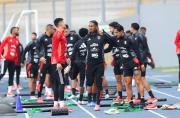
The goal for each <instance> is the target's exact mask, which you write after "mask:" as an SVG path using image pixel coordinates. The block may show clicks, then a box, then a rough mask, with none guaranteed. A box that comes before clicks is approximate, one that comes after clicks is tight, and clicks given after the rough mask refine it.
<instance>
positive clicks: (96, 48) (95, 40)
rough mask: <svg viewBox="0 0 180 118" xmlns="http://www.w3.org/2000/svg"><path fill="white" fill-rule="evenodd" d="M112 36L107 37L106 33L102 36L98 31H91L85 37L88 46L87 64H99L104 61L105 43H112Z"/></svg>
mask: <svg viewBox="0 0 180 118" xmlns="http://www.w3.org/2000/svg"><path fill="white" fill-rule="evenodd" d="M110 38H111V37H107V36H106V35H105V34H103V35H102V36H101V35H99V34H98V33H89V34H88V35H87V36H86V37H85V43H86V46H87V64H99V63H104V52H105V53H106V51H105V50H104V45H105V44H106V43H110V42H111V41H110V40H111V39H110Z"/></svg>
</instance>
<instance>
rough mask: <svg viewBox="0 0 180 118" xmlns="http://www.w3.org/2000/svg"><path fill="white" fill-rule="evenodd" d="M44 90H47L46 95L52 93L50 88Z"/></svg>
mask: <svg viewBox="0 0 180 118" xmlns="http://www.w3.org/2000/svg"><path fill="white" fill-rule="evenodd" d="M46 90H47V93H48V95H51V94H52V88H48V87H47V88H46Z"/></svg>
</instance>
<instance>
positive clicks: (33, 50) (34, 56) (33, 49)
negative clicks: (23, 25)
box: [23, 41, 39, 63]
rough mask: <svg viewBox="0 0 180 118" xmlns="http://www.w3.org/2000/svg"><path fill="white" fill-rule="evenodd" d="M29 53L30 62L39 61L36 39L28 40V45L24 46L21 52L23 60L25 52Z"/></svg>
mask: <svg viewBox="0 0 180 118" xmlns="http://www.w3.org/2000/svg"><path fill="white" fill-rule="evenodd" d="M27 52H29V53H30V56H31V57H30V59H31V60H30V62H31V63H38V62H39V56H38V51H37V41H30V42H29V43H28V45H27V46H26V47H25V49H24V52H23V60H25V55H26V53H27Z"/></svg>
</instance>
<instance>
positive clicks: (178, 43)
mask: <svg viewBox="0 0 180 118" xmlns="http://www.w3.org/2000/svg"><path fill="white" fill-rule="evenodd" d="M174 43H175V45H176V54H180V30H179V31H178V32H177V34H176V38H175V41H174Z"/></svg>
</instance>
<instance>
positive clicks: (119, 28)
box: [114, 24, 124, 32]
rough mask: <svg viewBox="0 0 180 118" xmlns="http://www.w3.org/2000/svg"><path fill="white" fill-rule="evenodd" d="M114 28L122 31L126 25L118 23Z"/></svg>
mask: <svg viewBox="0 0 180 118" xmlns="http://www.w3.org/2000/svg"><path fill="white" fill-rule="evenodd" d="M114 29H116V30H117V31H119V32H121V31H124V27H123V26H122V25H120V24H119V25H117V26H116V27H114Z"/></svg>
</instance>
